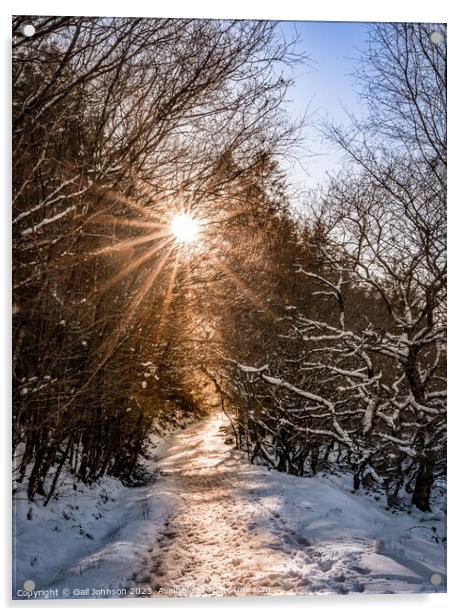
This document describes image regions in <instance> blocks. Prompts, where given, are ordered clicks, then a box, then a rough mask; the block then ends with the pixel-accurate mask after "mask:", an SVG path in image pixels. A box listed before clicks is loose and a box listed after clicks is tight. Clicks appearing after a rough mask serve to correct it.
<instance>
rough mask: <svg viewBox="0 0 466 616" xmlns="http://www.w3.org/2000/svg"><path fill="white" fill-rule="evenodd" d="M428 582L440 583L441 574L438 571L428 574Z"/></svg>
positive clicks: (437, 584)
mask: <svg viewBox="0 0 466 616" xmlns="http://www.w3.org/2000/svg"><path fill="white" fill-rule="evenodd" d="M430 583H431V584H432V586H440V584H441V583H442V576H441V575H440V573H433V574H432V575H431V576H430Z"/></svg>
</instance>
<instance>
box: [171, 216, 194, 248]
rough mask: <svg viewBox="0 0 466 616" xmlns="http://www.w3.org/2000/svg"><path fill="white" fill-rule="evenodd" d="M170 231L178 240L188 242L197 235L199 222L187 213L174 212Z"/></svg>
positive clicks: (192, 240)
mask: <svg viewBox="0 0 466 616" xmlns="http://www.w3.org/2000/svg"><path fill="white" fill-rule="evenodd" d="M171 231H172V233H173V235H174V236H175V237H176V239H177V240H178V241H179V242H182V243H183V244H190V243H191V242H194V241H195V240H196V238H197V236H198V235H199V222H198V221H197V220H195V219H194V218H193V217H192V216H190V215H189V214H186V213H180V214H176V215H175V216H174V217H173V220H172V222H171Z"/></svg>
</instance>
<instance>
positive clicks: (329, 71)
mask: <svg viewBox="0 0 466 616" xmlns="http://www.w3.org/2000/svg"><path fill="white" fill-rule="evenodd" d="M280 28H281V30H282V31H283V33H284V34H285V36H286V37H287V38H290V37H292V36H293V34H298V35H299V38H300V42H299V44H298V47H297V50H299V51H303V52H306V53H307V54H308V55H309V56H310V57H311V59H312V66H310V67H302V66H301V67H299V68H298V69H297V70H296V73H295V75H294V79H295V84H294V86H293V87H292V88H290V90H289V92H288V96H287V99H288V102H287V108H288V111H289V113H290V114H291V115H292V116H296V115H300V114H303V113H304V112H305V111H306V109H307V110H308V112H309V113H311V114H312V115H313V119H314V120H315V121H316V122H318V120H319V119H323V118H327V117H328V119H330V120H334V121H335V122H337V123H347V122H348V118H347V116H346V114H345V112H344V107H346V108H348V109H349V110H350V111H355V112H357V111H363V109H364V108H363V106H362V105H361V103H360V102H359V101H358V99H357V96H356V94H355V92H354V79H353V78H352V77H351V75H350V73H352V72H353V70H354V67H355V63H356V60H357V58H358V57H359V56H360V50H362V49H364V47H365V46H366V39H367V24H364V23H349V22H346V23H344V22H281V23H280ZM305 139H306V148H309V150H310V151H312V152H313V153H314V154H315V156H312V157H310V156H302V157H300V161H301V164H302V165H303V166H304V167H305V171H303V170H302V169H300V165H298V164H296V163H292V164H290V165H289V167H290V168H289V171H290V177H291V179H292V180H293V181H295V182H297V183H299V184H305V185H306V187H307V188H314V187H316V186H317V185H318V184H321V183H324V182H325V179H326V172H327V171H329V170H330V171H331V170H336V169H338V168H339V167H340V166H341V155H339V154H338V153H337V152H336V151H334V150H333V149H332V148H331V146H330V145H329V144H327V143H325V142H324V141H322V138H321V136H320V134H319V132H318V130H317V129H316V128H313V127H312V126H311V127H310V128H307V129H306V130H305Z"/></svg>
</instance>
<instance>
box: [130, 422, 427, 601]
mask: <svg viewBox="0 0 466 616" xmlns="http://www.w3.org/2000/svg"><path fill="white" fill-rule="evenodd" d="M225 427H226V423H225V420H224V419H223V420H222V418H221V417H220V416H219V415H217V416H213V417H210V418H209V419H207V420H206V421H203V422H201V423H199V424H196V425H194V426H192V427H190V428H188V429H186V430H184V431H182V432H180V433H178V434H177V435H176V436H175V438H174V439H173V442H172V444H171V446H170V447H169V448H168V450H167V452H166V455H165V457H164V459H163V460H162V461H161V463H160V464H159V466H160V467H161V468H162V469H163V470H164V471H165V472H166V473H167V479H166V483H167V487H168V488H169V491H173V493H176V494H177V495H178V503H177V506H176V508H175V510H174V512H173V514H172V515H171V516H170V517H169V518H168V519H167V520H166V521H165V524H164V526H165V528H164V530H163V531H162V532H161V533H160V534H159V536H158V537H157V541H156V542H155V543H154V545H152V546H150V547H149V552H148V554H147V556H146V557H145V559H144V566H145V569H144V570H143V571H142V572H140V574H139V575H137V576H136V579H137V580H140V581H142V582H148V583H150V585H151V587H152V588H153V589H154V590H155V591H158V592H159V593H168V594H177V595H189V596H193V595H199V594H200V595H207V594H212V595H241V594H278V593H279V594H283V593H286V594H288V593H290V594H308V593H315V592H319V593H326V592H337V593H346V592H376V591H382V592H415V591H419V590H424V591H428V590H430V591H432V590H435V588H433V587H432V586H431V585H430V584H429V578H430V575H431V574H432V573H436V572H438V571H439V565H438V563H437V566H434V567H432V566H429V565H431V564H432V563H431V562H430V561H429V556H431V557H432V559H433V561H435V558H436V557H437V558H438V556H439V553H438V546H437V545H436V544H435V547H434V548H433V547H432V544H431V543H430V542H426V541H424V540H421V543H422V544H423V545H421V546H419V545H416V543H418V542H419V540H416V541H414V542H413V541H412V540H411V541H410V538H409V533H408V536H407V537H405V538H404V540H405V543H406V549H403V548H402V547H401V546H399V545H398V543H400V536H397V533H399V532H400V531H402V529H403V528H404V529H406V519H405V516H401V518H402V519H401V520H400V516H393V515H392V514H391V513H387V512H385V511H380V510H378V509H375V508H374V505H373V501H372V502H371V507H370V509H369V511H368V507H367V505H368V502H369V501H366V500H365V498H364V497H360V496H353V495H351V494H345V493H344V492H342V491H341V490H337V489H335V488H334V487H332V486H330V485H328V484H326V483H324V482H321V481H318V480H316V479H300V478H294V477H291V476H289V475H284V474H279V473H276V472H270V471H267V470H266V469H264V468H263V467H257V466H252V465H250V464H248V463H247V462H245V461H244V459H243V458H242V457H241V454H239V453H238V452H237V451H235V450H234V449H233V447H232V446H231V445H228V444H226V443H225V440H226V439H225ZM400 522H401V525H400ZM416 523H417V522H416V521H413V520H412V519H411V518H408V525H409V526H413V525H414V524H416ZM391 534H394V537H393V538H394V540H395V544H396V545H395V550H392V549H391V547H392V546H391V544H390V539H391ZM377 537H383V540H381V539H377ZM392 543H393V541H392ZM410 544H411V545H410ZM420 547H421V548H422V552H426V551H427V558H426V555H425V554H423V553H421V554H418V553H417V552H416V548H417V550H418V551H419V548H420ZM409 553H410V554H411V557H410V558H408V556H407V554H409ZM423 561H424V562H423ZM426 561H428V562H427V563H426Z"/></svg>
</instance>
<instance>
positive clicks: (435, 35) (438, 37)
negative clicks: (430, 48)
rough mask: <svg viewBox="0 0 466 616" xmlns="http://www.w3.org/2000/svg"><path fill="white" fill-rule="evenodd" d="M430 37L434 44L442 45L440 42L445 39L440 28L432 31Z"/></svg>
mask: <svg viewBox="0 0 466 616" xmlns="http://www.w3.org/2000/svg"><path fill="white" fill-rule="evenodd" d="M429 38H430V40H431V42H432V43H434V45H440V43H441V42H442V41H443V34H442V33H441V32H439V31H438V30H434V31H433V32H431V33H430V36H429Z"/></svg>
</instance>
